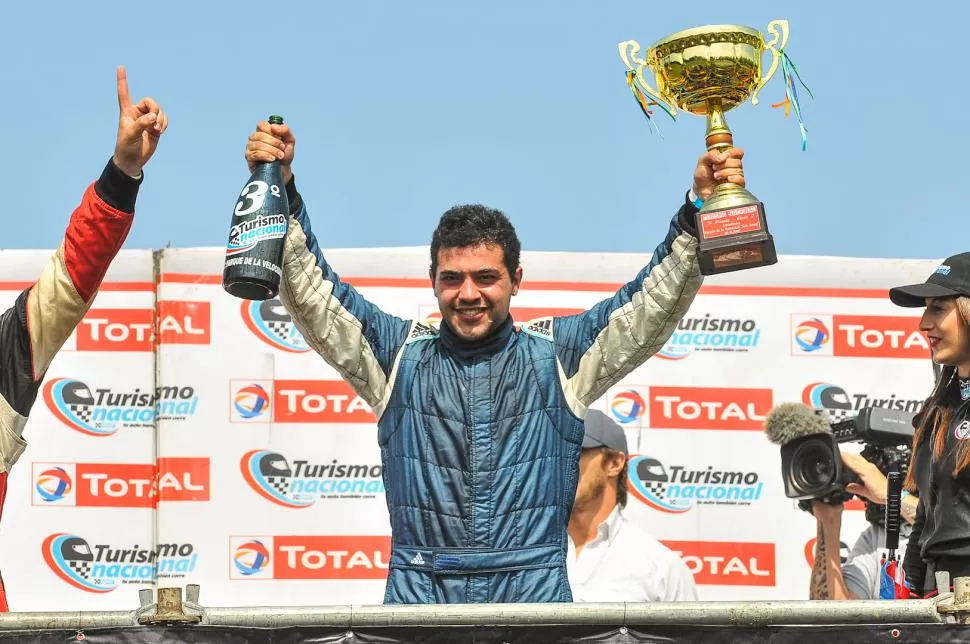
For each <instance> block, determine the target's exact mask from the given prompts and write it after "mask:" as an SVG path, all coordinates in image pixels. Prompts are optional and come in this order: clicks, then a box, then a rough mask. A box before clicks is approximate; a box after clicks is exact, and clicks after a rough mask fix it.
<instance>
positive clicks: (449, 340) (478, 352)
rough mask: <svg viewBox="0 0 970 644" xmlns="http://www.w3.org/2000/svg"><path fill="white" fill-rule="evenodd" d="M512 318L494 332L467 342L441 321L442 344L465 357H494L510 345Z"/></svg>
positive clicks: (506, 319)
mask: <svg viewBox="0 0 970 644" xmlns="http://www.w3.org/2000/svg"><path fill="white" fill-rule="evenodd" d="M514 330H515V329H514V327H513V325H512V316H511V315H509V316H508V317H507V318H505V322H503V323H502V324H500V325H499V326H498V327H497V328H496V329H495V330H494V331H492V332H491V333H489V334H488V335H486V336H485V337H484V338H481V339H479V340H465V339H464V338H461V337H459V336H458V334H456V333H455V332H454V331H452V329H451V327H449V326H448V323H447V322H445V321H444V320H442V321H441V327H440V333H441V343H442V344H443V345H444V347H445V348H446V349H447V350H448V351H449V352H453V353H457V354H458V355H460V356H463V357H469V358H471V357H475V356H482V355H492V354H495V353H498V352H499V351H501V350H502V349H504V348H505V345H507V344H508V342H509V338H511V337H512V332H513V331H514Z"/></svg>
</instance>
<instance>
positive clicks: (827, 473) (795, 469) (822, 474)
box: [791, 440, 836, 494]
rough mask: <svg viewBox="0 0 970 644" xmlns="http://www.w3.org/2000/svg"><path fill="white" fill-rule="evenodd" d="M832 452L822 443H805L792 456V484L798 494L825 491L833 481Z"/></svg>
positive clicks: (834, 465) (834, 466)
mask: <svg viewBox="0 0 970 644" xmlns="http://www.w3.org/2000/svg"><path fill="white" fill-rule="evenodd" d="M835 470H836V463H835V459H834V455H833V454H832V450H831V449H830V448H829V446H828V445H826V444H825V443H823V442H820V441H814V440H813V441H806V442H805V443H803V444H801V445H799V446H798V449H796V450H795V452H794V454H792V460H791V475H792V483H793V485H794V486H795V488H796V489H797V490H798V492H799V494H813V493H817V492H823V491H827V489H828V488H829V487H830V486H831V485H832V482H833V481H834V480H835Z"/></svg>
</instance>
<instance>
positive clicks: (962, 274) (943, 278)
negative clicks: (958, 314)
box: [889, 253, 970, 308]
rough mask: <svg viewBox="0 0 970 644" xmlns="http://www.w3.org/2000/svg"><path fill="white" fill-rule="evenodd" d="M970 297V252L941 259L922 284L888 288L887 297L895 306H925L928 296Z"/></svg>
mask: <svg viewBox="0 0 970 644" xmlns="http://www.w3.org/2000/svg"><path fill="white" fill-rule="evenodd" d="M957 295H965V296H967V297H970V253H960V254H959V255H953V256H952V257H947V258H946V259H945V260H943V263H942V264H940V265H939V266H937V267H936V270H935V271H933V274H932V275H930V276H929V277H927V278H926V281H925V282H923V283H922V284H910V285H909V286H897V287H895V288H891V289H889V299H890V300H892V302H893V304H895V305H896V306H906V307H910V308H915V307H918V306H926V298H928V297H956V296H957Z"/></svg>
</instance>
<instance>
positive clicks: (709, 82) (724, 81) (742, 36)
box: [646, 25, 765, 116]
mask: <svg viewBox="0 0 970 644" xmlns="http://www.w3.org/2000/svg"><path fill="white" fill-rule="evenodd" d="M764 51H765V41H764V38H762V36H761V33H760V32H758V31H757V30H755V29H751V28H749V27H742V26H740V25H708V26H706V27H696V28H694V29H685V30H684V31H678V32H677V33H675V34H673V35H671V36H668V37H667V38H664V39H663V40H660V41H658V42H656V43H654V44H653V45H651V46H650V48H649V49H648V50H647V57H646V60H647V65H648V66H649V67H650V68H651V69H652V70H653V72H654V75H655V77H656V79H657V89H658V91H659V93H660V95H661V96H662V97H663V98H664V99H665V100H666V101H667V102H668V103H671V104H673V105H675V106H677V107H679V108H680V109H682V110H683V111H685V112H690V113H691V114H697V115H699V116H706V115H707V113H708V109H709V108H708V106H709V105H710V104H711V103H712V102H714V101H717V102H719V103H720V108H721V110H722V111H724V112H726V111H728V110H730V109H732V108H734V107H737V106H738V105H740V104H741V103H743V102H745V101H746V100H748V97H750V96H753V94H754V92H755V90H756V89H758V87H759V85H760V84H761V59H762V54H763V53H764ZM755 103H757V101H755Z"/></svg>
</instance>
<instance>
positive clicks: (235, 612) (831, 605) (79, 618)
mask: <svg viewBox="0 0 970 644" xmlns="http://www.w3.org/2000/svg"><path fill="white" fill-rule="evenodd" d="M955 591H956V592H955V593H946V594H943V595H940V596H938V597H935V598H933V599H917V600H897V601H886V600H876V601H764V602H758V601H754V602H675V603H644V604H640V603H603V604H451V605H437V604H436V605H392V606H370V605H367V606H363V605H362V606H283V607H279V606H254V607H232V608H216V607H210V608H207V607H205V606H202V605H201V604H199V592H200V588H199V586H197V585H191V586H187V587H186V598H185V601H183V600H182V589H181V588H160V589H159V590H158V596H157V601H154V600H155V599H156V598H155V596H154V592H153V591H152V590H150V589H146V590H142V591H141V592H140V594H139V596H140V599H141V604H142V605H141V607H140V608H138V609H136V610H132V611H111V612H104V611H72V612H24V613H7V614H4V615H0V631H10V630H39V629H44V630H79V631H83V630H86V629H95V628H107V627H126V626H139V625H140V626H145V625H149V626H150V625H175V624H179V625H189V624H200V625H209V626H244V627H258V628H285V627H300V626H328V627H338V628H348V629H352V628H375V627H406V626H434V627H448V626H499V627H501V626H509V627H516V626H542V625H550V626H552V625H555V626H564V625H566V626H568V625H575V626H580V625H583V626H593V625H610V626H615V627H620V626H624V627H637V626H676V625H694V626H746V627H762V626H795V625H857V624H886V625H894V624H933V623H938V624H943V623H947V622H949V623H954V622H956V623H961V624H970V578H958V579H956V580H955Z"/></svg>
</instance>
